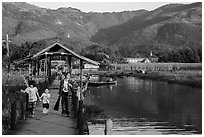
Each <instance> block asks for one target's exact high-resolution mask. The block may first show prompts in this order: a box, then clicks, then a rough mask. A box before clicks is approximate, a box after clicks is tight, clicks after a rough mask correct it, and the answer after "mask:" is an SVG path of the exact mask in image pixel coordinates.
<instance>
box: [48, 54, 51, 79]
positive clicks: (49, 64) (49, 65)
mask: <svg viewBox="0 0 204 137" xmlns="http://www.w3.org/2000/svg"><path fill="white" fill-rule="evenodd" d="M47 76H48V82H49V83H50V82H51V56H48V60H47Z"/></svg>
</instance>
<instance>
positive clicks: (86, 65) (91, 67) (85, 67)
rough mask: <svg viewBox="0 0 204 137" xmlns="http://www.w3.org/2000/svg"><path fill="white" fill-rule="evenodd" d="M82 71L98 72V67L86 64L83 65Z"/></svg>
mask: <svg viewBox="0 0 204 137" xmlns="http://www.w3.org/2000/svg"><path fill="white" fill-rule="evenodd" d="M84 69H86V70H98V69H99V66H98V65H92V64H88V63H86V64H84Z"/></svg>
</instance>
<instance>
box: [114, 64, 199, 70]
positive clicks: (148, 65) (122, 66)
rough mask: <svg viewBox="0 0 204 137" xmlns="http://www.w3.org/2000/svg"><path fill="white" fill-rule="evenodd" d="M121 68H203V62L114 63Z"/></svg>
mask: <svg viewBox="0 0 204 137" xmlns="http://www.w3.org/2000/svg"><path fill="white" fill-rule="evenodd" d="M112 67H116V68H118V69H120V70H136V69H145V70H163V71H164V70H202V63H132V64H130V63H129V64H112Z"/></svg>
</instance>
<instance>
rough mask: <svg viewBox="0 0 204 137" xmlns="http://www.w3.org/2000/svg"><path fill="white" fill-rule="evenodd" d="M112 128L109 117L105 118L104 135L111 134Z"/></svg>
mask: <svg viewBox="0 0 204 137" xmlns="http://www.w3.org/2000/svg"><path fill="white" fill-rule="evenodd" d="M112 128H113V122H112V120H111V119H107V120H106V121H105V135H111V134H112Z"/></svg>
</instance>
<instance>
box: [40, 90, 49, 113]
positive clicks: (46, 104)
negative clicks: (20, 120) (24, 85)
mask: <svg viewBox="0 0 204 137" xmlns="http://www.w3.org/2000/svg"><path fill="white" fill-rule="evenodd" d="M40 99H42V101H43V114H46V115H47V114H48V111H49V103H50V100H49V99H50V94H49V90H48V89H47V88H46V89H45V93H43V94H42V95H41V97H40Z"/></svg>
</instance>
